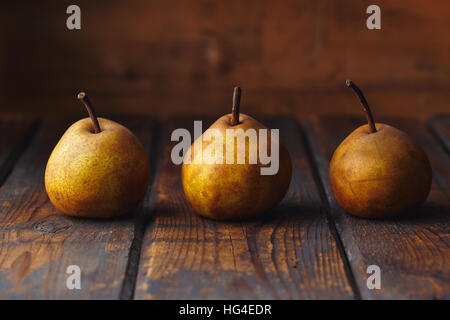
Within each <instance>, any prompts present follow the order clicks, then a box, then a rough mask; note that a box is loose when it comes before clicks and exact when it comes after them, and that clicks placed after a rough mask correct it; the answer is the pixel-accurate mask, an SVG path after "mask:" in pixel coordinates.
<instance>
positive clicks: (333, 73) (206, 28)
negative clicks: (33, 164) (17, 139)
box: [0, 0, 450, 111]
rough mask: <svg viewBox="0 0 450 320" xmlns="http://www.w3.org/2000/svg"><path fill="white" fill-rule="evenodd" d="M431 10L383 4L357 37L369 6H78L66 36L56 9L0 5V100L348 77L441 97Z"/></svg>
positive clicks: (444, 72)
mask: <svg viewBox="0 0 450 320" xmlns="http://www.w3.org/2000/svg"><path fill="white" fill-rule="evenodd" d="M433 3H434V5H433V6H430V5H429V4H428V3H427V2H424V1H423V0H409V1H395V2H393V1H389V2H388V1H386V2H384V3H383V4H382V5H380V6H381V10H382V30H368V29H367V28H366V25H365V19H366V17H368V15H367V14H366V9H367V7H368V5H369V4H368V3H366V2H363V1H359V0H350V1H346V2H345V4H343V3H342V2H341V1H337V0H334V1H309V0H285V1H283V5H280V4H279V1H276V0H268V1H264V2H261V1H259V0H252V1H240V0H229V1H224V2H223V1H222V2H217V1H194V2H193V1H187V0H171V1H145V0H136V1H133V4H132V5H130V4H128V3H125V2H123V1H117V0H116V1H109V3H108V5H107V6H106V5H104V4H103V3H101V2H95V1H88V0H79V1H77V5H79V6H80V8H81V11H82V26H81V29H80V30H74V31H70V30H68V29H67V28H66V27H65V19H66V18H67V17H68V15H66V14H65V11H66V8H67V5H68V4H67V3H65V2H59V3H54V1H49V0H46V1H39V3H38V2H31V3H29V4H28V5H27V6H26V7H24V6H22V5H20V4H19V3H17V2H16V3H14V2H5V1H3V2H2V3H1V7H0V8H1V10H0V27H1V30H4V32H3V33H2V37H3V39H4V41H5V43H8V46H5V48H4V50H3V51H2V52H1V57H2V59H0V72H1V74H3V75H4V77H2V78H1V79H0V81H2V83H1V86H0V93H1V94H4V97H5V98H7V99H8V101H11V102H14V100H15V98H16V97H17V96H21V95H23V94H24V93H25V94H30V95H31V96H36V95H38V96H44V97H49V96H52V95H54V94H60V95H62V96H67V95H68V94H73V90H74V88H77V87H80V86H81V85H82V86H83V87H84V88H86V90H90V91H91V90H96V91H97V92H98V93H99V95H100V94H102V95H111V94H119V95H123V94H127V95H128V96H137V95H142V94H145V93H148V92H153V93H154V94H155V96H156V95H157V94H156V93H157V92H159V90H161V89H164V90H168V92H169V93H171V94H172V96H176V95H177V94H179V93H180V92H191V98H192V97H193V96H194V95H196V93H197V92H198V89H200V88H201V89H203V91H210V90H213V89H217V88H227V87H231V85H230V82H233V81H236V80H237V79H239V82H240V85H242V86H243V88H249V87H252V88H259V89H261V90H265V89H267V88H282V89H289V88H309V89H312V88H317V87H322V86H326V87H328V88H329V87H336V86H340V85H341V83H342V81H343V79H345V77H346V76H347V75H348V74H351V75H352V77H353V78H354V79H355V80H356V81H358V83H359V84H361V86H362V87H363V88H365V90H367V88H368V87H369V86H373V87H384V88H386V87H390V86H398V87H411V86H412V87H413V88H414V89H416V88H421V87H423V86H430V83H431V84H432V85H433V87H438V88H441V89H442V90H443V91H445V90H447V88H448V85H449V84H450V78H449V76H448V70H449V68H450V62H449V59H448V52H449V50H450V39H449V37H448V31H449V26H448V12H449V10H450V3H449V1H447V0H434V1H433ZM36 12H40V13H41V14H40V17H39V19H36ZM437 30H439V31H437ZM23 39H26V41H23ZM30 48H32V50H30ZM405 51H407V54H405ZM24 61H27V63H24ZM67 75H70V76H67ZM43 77H45V78H43ZM42 79H45V81H41V80H42ZM111 88H114V90H111ZM80 89H81V88H80ZM174 93H175V94H174ZM170 96H171V95H170V94H169V96H168V97H169V98H170ZM188 100H189V99H188ZM420 103H421V105H422V109H428V108H429V107H431V106H432V105H431V104H430V103H429V102H428V100H422V101H421V102H420ZM45 105H46V107H47V108H51V109H52V110H55V111H56V110H58V109H59V108H60V105H58V104H49V103H47V104H45ZM173 105H175V104H173ZM6 106H8V107H9V105H6ZM6 106H5V107H6ZM424 106H426V108H425V107H424ZM22 107H23V108H28V110H36V108H35V106H34V105H33V104H29V105H23V106H22ZM409 110H410V109H409Z"/></svg>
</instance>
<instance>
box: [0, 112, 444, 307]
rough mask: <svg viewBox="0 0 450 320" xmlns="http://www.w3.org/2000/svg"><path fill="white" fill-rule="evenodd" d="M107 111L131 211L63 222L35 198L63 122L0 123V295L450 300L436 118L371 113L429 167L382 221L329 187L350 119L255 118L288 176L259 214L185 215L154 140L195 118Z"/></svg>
mask: <svg viewBox="0 0 450 320" xmlns="http://www.w3.org/2000/svg"><path fill="white" fill-rule="evenodd" d="M110 118H112V119H114V120H116V121H118V122H120V123H122V124H124V125H126V126H127V127H128V128H130V129H131V130H132V131H134V132H135V133H136V134H137V135H138V136H139V138H140V139H141V141H142V142H143V144H144V145H145V147H146V149H147V150H148V153H149V156H150V161H151V180H150V181H151V183H150V185H151V187H150V188H149V190H148V193H147V195H146V197H145V199H144V201H143V203H142V205H141V206H140V207H139V208H138V209H137V210H136V211H135V212H133V213H130V214H129V215H127V216H125V217H122V218H119V219H114V220H89V219H76V218H70V217H67V216H64V215H62V214H61V213H59V212H58V211H57V210H56V209H55V208H54V207H53V206H52V204H51V203H50V202H49V200H48V197H47V195H46V193H45V189H44V181H43V179H44V170H45V165H46V162H47V159H48V157H49V155H50V152H51V151H52V149H53V147H54V146H55V144H56V143H57V141H58V140H59V138H60V137H61V135H62V133H63V132H64V131H65V129H66V128H67V127H68V126H69V125H70V124H71V123H72V122H74V119H65V120H63V119H45V120H43V119H41V120H38V119H31V118H28V117H22V116H7V115H6V116H2V117H1V118H0V124H1V125H0V183H1V184H2V186H1V189H0V298H1V299H17V298H19V299H20V298H24V299H413V298H414V299H417V298H418V299H450V268H449V263H450V261H449V260H450V249H449V245H450V228H449V220H450V219H449V217H450V166H449V164H450V161H449V152H450V151H449V142H450V116H448V115H447V116H436V117H433V118H432V119H430V120H429V121H428V122H427V123H422V122H420V121H419V120H412V119H384V120H383V119H380V120H382V121H380V122H386V123H389V124H391V125H394V126H396V127H398V128H400V129H402V130H404V131H406V132H408V133H409V134H410V135H411V136H412V137H413V138H414V139H415V140H416V141H417V142H419V143H420V144H421V145H422V146H423V147H424V149H425V150H426V152H427V154H428V155H429V158H430V160H431V163H432V167H433V185H432V190H431V193H430V196H429V198H428V201H427V202H426V204H425V205H424V206H423V207H421V208H419V209H417V210H413V211H411V212H408V213H407V215H405V217H404V218H399V219H390V220H364V219H358V218H354V217H352V216H349V215H348V214H346V213H345V212H344V211H343V210H342V209H341V208H340V207H339V206H338V205H337V204H336V202H335V200H334V198H333V195H332V193H331V190H330V186H329V182H328V162H329V160H330V158H331V155H332V152H333V151H334V149H335V148H336V147H337V145H338V144H339V142H340V141H341V140H342V139H343V138H344V137H345V136H346V135H348V134H349V133H350V132H351V131H352V130H353V129H354V128H356V126H358V125H359V124H361V123H362V122H363V119H362V118H361V119H356V118H351V117H333V116H325V117H316V118H312V119H310V120H308V121H305V123H304V124H303V125H300V124H298V123H297V122H295V121H294V120H293V119H290V118H276V119H275V118H272V119H269V120H265V122H266V123H267V124H268V125H269V126H270V127H273V128H280V133H281V137H282V140H283V141H284V143H285V144H286V145H287V147H288V149H289V151H290V153H291V156H292V159H293V165H294V170H293V179H292V183H291V186H290V189H289V192H288V194H287V196H286V198H285V199H284V200H283V202H282V203H281V204H280V205H279V206H278V207H277V208H275V209H274V210H273V211H274V212H273V214H271V215H270V216H269V217H268V218H265V219H259V220H252V221H246V222H231V223H227V222H216V221H212V220H207V219H204V218H201V217H200V216H198V215H196V214H195V213H194V212H193V210H192V209H191V208H190V207H189V205H188V204H187V202H186V200H185V197H184V194H183V191H182V188H181V180H180V166H176V165H174V164H172V162H171V160H170V148H171V146H172V145H171V144H169V143H168V141H169V140H170V139H169V135H168V134H169V133H170V132H171V130H172V129H174V128H178V127H185V128H187V129H193V120H194V119H195V120H200V119H201V117H192V116H191V117H179V118H175V119H170V120H168V121H158V120H155V119H151V118H146V117H127V116H113V117H110ZM257 118H258V117H257ZM263 118H264V117H263ZM205 121H206V122H210V121H211V119H206V120H205ZM206 122H204V128H206V126H207V124H206ZM262 122H264V121H262ZM69 265H78V266H79V267H80V268H81V272H82V273H81V289H80V290H68V289H67V287H66V279H67V278H68V276H69V275H68V274H67V273H66V269H67V267H68V266H69ZM369 265H378V266H379V267H380V268H381V289H380V290H369V289H368V288H367V285H366V281H367V278H368V277H369V275H368V274H367V273H366V269H367V267H368V266H369Z"/></svg>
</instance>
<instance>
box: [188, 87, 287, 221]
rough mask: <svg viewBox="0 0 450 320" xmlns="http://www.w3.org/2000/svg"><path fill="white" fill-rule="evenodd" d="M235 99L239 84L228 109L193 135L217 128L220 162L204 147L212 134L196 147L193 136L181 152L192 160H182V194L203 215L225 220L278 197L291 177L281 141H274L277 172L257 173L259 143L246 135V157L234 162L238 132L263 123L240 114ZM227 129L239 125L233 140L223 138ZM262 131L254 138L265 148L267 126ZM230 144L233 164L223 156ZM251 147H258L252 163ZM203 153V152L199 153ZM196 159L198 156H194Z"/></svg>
mask: <svg viewBox="0 0 450 320" xmlns="http://www.w3.org/2000/svg"><path fill="white" fill-rule="evenodd" d="M239 99H240V88H235V92H234V99H233V100H234V104H233V112H232V113H231V114H227V115H224V116H223V117H221V118H219V119H218V120H217V121H216V122H214V124H212V125H211V127H210V128H209V129H207V130H206V131H205V132H204V133H203V135H202V136H200V137H199V138H198V139H203V136H207V135H208V134H209V133H210V132H211V130H217V131H218V132H220V133H222V134H223V140H222V141H218V142H219V143H220V147H223V156H224V161H223V163H221V164H218V163H216V162H215V161H216V160H217V154H216V153H209V152H206V149H207V148H209V147H210V146H211V144H212V143H216V141H214V139H211V140H209V141H205V140H203V142H202V148H201V149H200V148H196V147H195V146H196V142H194V143H193V144H192V146H191V148H190V150H189V152H188V153H187V155H186V157H190V158H191V159H192V161H191V163H186V161H185V162H184V163H183V166H182V183H183V189H184V193H185V195H186V199H187V200H188V202H189V203H190V204H191V206H192V207H193V208H194V210H195V211H197V212H198V213H199V214H200V215H202V216H205V217H207V218H212V219H219V220H225V219H238V218H247V217H251V216H256V215H258V214H261V213H263V212H265V211H267V210H269V209H271V208H273V207H274V206H276V205H277V204H278V203H279V202H280V201H281V200H282V199H283V197H284V196H285V194H286V191H287V189H288V187H289V183H290V181H291V172H292V168H291V167H292V165H291V159H290V156H289V152H288V151H287V149H286V148H285V147H284V145H283V144H282V143H281V142H280V143H279V169H278V172H277V173H276V174H273V175H262V174H261V168H263V167H266V165H263V164H262V163H261V161H260V160H261V159H260V157H259V150H260V147H261V144H260V143H257V142H251V141H250V140H241V141H246V142H245V163H237V157H238V148H237V143H238V140H239V138H243V137H242V135H243V134H244V133H245V132H246V131H247V130H248V129H254V130H255V131H256V132H257V133H258V132H259V129H268V128H267V127H266V126H264V125H263V124H261V123H259V122H258V121H256V120H255V119H253V118H252V117H250V116H248V115H245V114H239ZM227 129H235V130H238V132H240V133H238V134H237V135H238V136H239V137H238V138H237V139H234V140H233V141H232V142H230V140H228V141H227V140H226V130H227ZM239 129H242V131H239ZM267 132H268V133H267V139H262V138H261V137H260V136H259V135H258V139H257V140H258V141H260V140H261V142H262V143H264V144H265V147H266V148H267V149H268V153H269V154H270V153H271V152H272V150H271V143H270V139H271V132H270V129H268V130H267ZM196 141H197V140H196ZM229 148H233V150H234V161H233V164H228V163H226V162H227V161H226V159H225V158H227V156H229V157H231V155H230V154H229V153H228V152H229ZM192 149H193V151H192ZM241 150H242V149H241ZM250 150H256V151H257V154H258V159H257V161H256V163H253V164H251V163H250V161H249V159H250ZM202 155H203V158H200V157H202ZM199 159H201V160H200V161H196V160H199ZM196 162H197V163H196Z"/></svg>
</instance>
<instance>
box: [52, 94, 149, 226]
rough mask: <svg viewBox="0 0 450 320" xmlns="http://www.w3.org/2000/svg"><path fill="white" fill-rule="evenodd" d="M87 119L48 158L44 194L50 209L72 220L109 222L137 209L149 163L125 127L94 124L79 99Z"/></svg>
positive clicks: (72, 128)
mask: <svg viewBox="0 0 450 320" xmlns="http://www.w3.org/2000/svg"><path fill="white" fill-rule="evenodd" d="M78 98H79V99H80V100H81V101H82V102H83V103H84V104H85V106H86V108H87V110H88V112H89V115H90V119H89V118H85V119H81V120H79V121H77V122H75V123H74V124H73V125H72V126H70V127H69V129H67V131H66V132H65V133H64V135H63V136H62V138H61V140H60V141H59V142H58V144H57V145H56V147H55V149H54V150H53V152H52V153H51V155H50V158H49V160H48V162H47V167H46V170H45V189H46V191H47V194H48V197H49V198H50V201H51V202H52V203H53V205H54V206H55V207H56V208H58V209H59V210H61V211H62V212H64V213H65V214H67V215H70V216H76V217H90V218H110V217H115V216H118V215H120V214H123V213H126V212H128V211H130V210H132V209H133V208H135V207H136V206H137V205H138V203H139V202H140V201H141V200H142V198H143V197H144V194H145V192H146V190H147V187H148V181H149V162H148V158H147V154H146V152H145V150H144V147H143V146H142V144H141V142H140V141H139V139H138V138H137V137H136V136H135V135H134V134H133V133H132V132H131V131H130V130H128V129H127V128H126V127H124V126H122V125H120V124H118V123H116V122H114V121H111V120H108V119H103V118H97V117H96V115H95V111H94V109H93V107H92V104H91V103H90V101H89V99H88V97H87V96H86V95H85V94H84V93H80V94H79V95H78Z"/></svg>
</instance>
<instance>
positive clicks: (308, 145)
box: [298, 123, 361, 300]
mask: <svg viewBox="0 0 450 320" xmlns="http://www.w3.org/2000/svg"><path fill="white" fill-rule="evenodd" d="M307 125H310V124H309V123H308V124H307ZM298 127H299V131H300V136H301V137H302V140H303V141H302V142H303V144H304V146H305V152H306V157H307V159H308V162H309V164H310V166H311V172H312V176H313V179H314V181H315V184H316V187H317V191H318V193H319V196H320V199H321V200H322V203H323V204H324V206H325V213H326V217H327V220H328V221H327V222H328V226H329V228H330V231H331V233H332V234H333V237H334V239H335V241H336V245H337V247H338V251H339V254H340V256H341V258H342V261H343V263H344V269H345V273H346V275H347V279H348V281H349V283H350V287H351V288H352V290H353V293H354V295H355V298H356V299H357V300H361V293H360V291H359V288H358V285H357V283H356V278H355V275H354V273H353V270H352V267H351V264H350V261H349V259H348V256H347V254H346V253H345V247H344V244H343V242H342V239H341V236H340V235H339V231H338V229H337V227H336V222H335V221H334V218H333V217H332V215H331V203H330V202H329V199H328V197H327V195H326V192H325V187H324V185H323V182H322V180H321V178H320V172H319V167H318V159H317V158H316V156H315V153H314V151H313V148H312V141H310V136H309V134H308V133H310V132H309V131H308V130H307V131H306V132H304V131H303V130H302V128H301V126H300V125H298ZM311 134H312V132H311Z"/></svg>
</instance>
